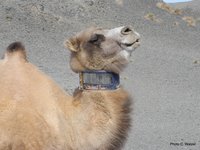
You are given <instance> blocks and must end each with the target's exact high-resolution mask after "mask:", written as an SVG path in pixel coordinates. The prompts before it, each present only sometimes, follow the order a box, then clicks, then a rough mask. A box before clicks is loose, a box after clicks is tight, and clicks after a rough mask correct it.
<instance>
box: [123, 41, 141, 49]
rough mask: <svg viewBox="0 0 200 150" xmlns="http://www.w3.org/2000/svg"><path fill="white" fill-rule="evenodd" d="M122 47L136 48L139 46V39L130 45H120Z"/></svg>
mask: <svg viewBox="0 0 200 150" xmlns="http://www.w3.org/2000/svg"><path fill="white" fill-rule="evenodd" d="M121 45H122V47H124V48H128V49H130V48H133V49H135V48H137V47H138V46H139V45H140V39H136V40H135V41H134V42H130V43H121Z"/></svg>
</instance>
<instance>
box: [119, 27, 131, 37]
mask: <svg viewBox="0 0 200 150" xmlns="http://www.w3.org/2000/svg"><path fill="white" fill-rule="evenodd" d="M131 32H133V30H132V29H131V28H130V27H124V28H122V30H121V34H123V35H127V34H129V33H131Z"/></svg>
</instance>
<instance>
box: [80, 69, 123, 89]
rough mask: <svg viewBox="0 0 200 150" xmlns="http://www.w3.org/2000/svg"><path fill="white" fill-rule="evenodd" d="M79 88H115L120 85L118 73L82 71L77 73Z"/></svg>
mask: <svg viewBox="0 0 200 150" xmlns="http://www.w3.org/2000/svg"><path fill="white" fill-rule="evenodd" d="M79 81H80V86H79V88H80V89H85V90H116V89H118V88H119V85H120V77H119V74H116V73H114V72H108V71H104V70H100V71H93V70H92V71H91V70H89V71H83V72H81V73H79Z"/></svg>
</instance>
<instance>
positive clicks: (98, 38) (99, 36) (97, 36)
mask: <svg viewBox="0 0 200 150" xmlns="http://www.w3.org/2000/svg"><path fill="white" fill-rule="evenodd" d="M104 38H105V37H104V35H102V34H93V35H92V36H91V38H90V40H89V42H90V43H93V44H95V45H99V44H100V43H101V42H102V41H103V40H104Z"/></svg>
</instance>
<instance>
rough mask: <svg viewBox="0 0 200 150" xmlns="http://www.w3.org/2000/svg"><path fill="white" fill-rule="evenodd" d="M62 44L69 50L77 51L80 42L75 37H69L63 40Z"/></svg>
mask: <svg viewBox="0 0 200 150" xmlns="http://www.w3.org/2000/svg"><path fill="white" fill-rule="evenodd" d="M64 45H65V47H66V48H67V49H69V50H70V51H72V52H78V51H79V45H80V42H79V40H78V39H77V38H70V39H68V40H66V41H65V43H64Z"/></svg>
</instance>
